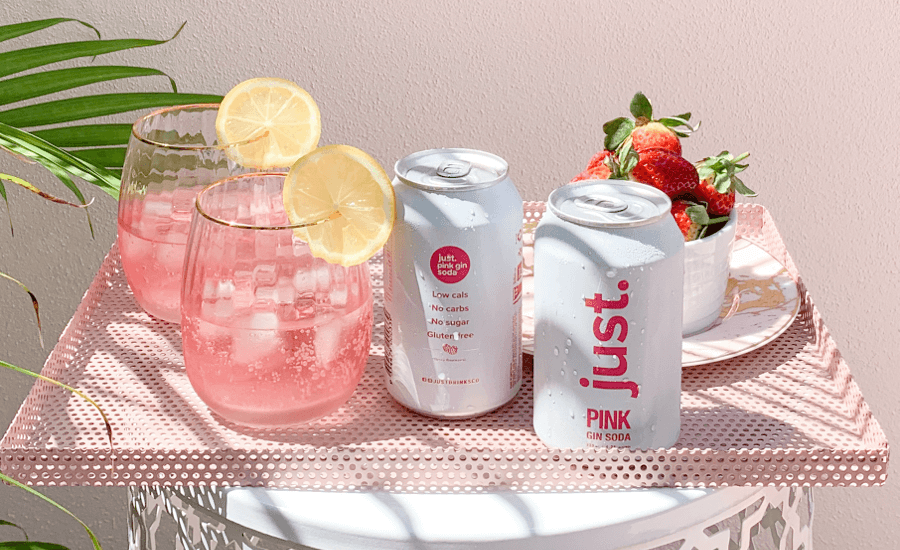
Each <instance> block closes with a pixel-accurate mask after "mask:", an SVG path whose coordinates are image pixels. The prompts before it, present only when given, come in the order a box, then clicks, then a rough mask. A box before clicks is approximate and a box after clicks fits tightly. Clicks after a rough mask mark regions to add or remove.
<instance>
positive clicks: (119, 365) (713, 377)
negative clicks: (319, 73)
mask: <svg viewBox="0 0 900 550" xmlns="http://www.w3.org/2000/svg"><path fill="white" fill-rule="evenodd" d="M543 207H544V205H543V204H542V203H527V204H526V220H525V222H526V223H528V222H533V221H536V220H537V219H538V218H539V217H540V215H541V213H542V211H543ZM738 207H739V208H740V223H739V228H738V234H739V237H740V238H743V239H748V240H750V241H752V242H753V243H755V244H757V245H758V246H760V247H762V248H763V249H765V250H766V251H768V252H769V253H770V254H772V255H773V256H774V257H775V258H776V259H778V260H779V261H781V262H782V263H783V264H784V265H785V266H786V267H787V269H788V270H789V272H790V273H791V275H792V276H793V277H794V278H795V279H796V280H797V283H798V287H799V289H800V293H801V298H802V305H801V310H800V314H799V315H798V317H797V319H796V320H795V321H794V322H793V324H792V325H791V326H790V328H789V329H788V330H787V331H785V332H784V333H783V334H782V335H781V336H779V337H778V338H776V339H775V340H774V341H772V342H770V343H769V344H767V345H765V346H763V347H761V348H760V349H757V350H755V351H752V352H750V353H747V354H745V355H742V356H740V357H737V358H733V359H729V360H726V361H721V362H716V363H711V364H708V365H702V366H696V367H691V368H688V369H685V370H684V372H683V381H682V401H681V404H682V412H681V420H682V431H681V437H680V438H679V440H678V442H677V444H676V445H675V446H674V447H673V448H669V449H654V450H628V449H613V448H610V449H600V450H564V449H552V448H548V447H547V446H545V445H544V444H543V443H541V441H540V440H539V439H538V438H537V436H536V435H535V433H534V430H533V429H532V416H531V415H532V384H531V374H532V372H531V362H530V357H529V356H526V361H525V383H524V385H523V387H522V390H521V392H520V393H519V395H518V396H517V397H516V398H515V399H514V400H513V401H512V402H511V403H509V404H508V405H506V406H504V407H502V408H501V409H499V410H497V411H495V412H493V413H491V414H488V415H486V416H483V417H480V418H475V419H469V420H453V421H449V420H436V419H433V418H427V417H424V416H420V415H417V414H415V413H412V412H410V411H408V410H406V409H404V408H403V407H401V406H400V405H398V404H397V403H396V402H394V400H393V399H392V398H391V397H390V396H389V394H388V393H387V391H386V390H385V389H384V386H383V385H382V380H381V369H382V359H383V355H384V347H383V339H382V334H381V329H382V323H383V317H382V314H381V311H380V306H381V291H382V288H381V283H382V266H381V263H380V259H379V258H377V257H376V258H375V259H374V260H373V261H372V268H373V269H372V273H373V279H374V287H375V295H376V298H375V299H376V318H375V323H376V327H375V331H374V336H373V342H372V348H371V355H370V358H369V362H368V365H367V369H366V373H365V375H364V376H363V380H362V381H361V382H360V385H359V387H358V389H357V391H356V393H355V394H354V396H353V397H352V398H351V400H350V401H349V402H348V403H347V404H346V405H345V406H344V407H343V408H341V409H340V411H338V412H337V413H335V414H333V415H331V416H328V417H326V418H323V419H321V420H319V421H316V422H313V423H311V424H309V425H307V426H304V427H301V428H297V429H290V430H270V431H254V430H246V429H243V428H239V427H237V426H232V425H226V424H223V423H221V422H219V421H218V420H216V419H215V418H214V417H213V416H211V415H210V413H209V412H208V411H207V409H206V407H205V406H204V405H203V403H202V402H201V401H200V400H199V398H197V397H196V395H195V394H194V393H193V391H192V389H191V386H190V384H189V382H188V380H187V377H186V375H185V373H184V365H183V362H182V355H181V338H180V333H179V330H178V327H177V326H175V325H171V324H167V323H164V322H160V321H156V320H154V319H152V318H151V317H149V316H148V315H147V314H145V313H143V311H142V310H141V309H140V308H139V307H138V306H137V305H136V304H135V302H134V300H133V297H132V294H131V291H130V290H129V288H128V285H127V283H126V282H125V279H124V275H123V274H122V271H121V267H120V263H119V255H118V250H117V249H116V247H115V246H113V248H112V249H111V251H110V253H109V255H108V256H107V258H106V259H105V261H104V262H103V265H102V266H101V268H100V270H99V272H98V274H97V276H96V278H95V279H94V281H93V283H92V284H91V286H90V288H89V289H88V291H87V293H86V294H85V296H84V299H83V301H82V303H81V304H80V306H79V308H78V310H77V312H76V313H75V316H74V317H73V319H72V320H71V321H70V323H69V325H68V327H67V328H66V330H65V331H64V333H63V335H62V337H61V338H60V340H59V342H58V343H57V345H56V347H55V348H54V349H53V352H52V353H51V354H50V357H49V358H48V360H47V363H46V365H45V366H44V369H43V371H42V372H43V374H44V375H47V376H50V377H53V378H57V379H59V380H62V381H63V382H65V383H67V384H69V385H72V386H75V387H76V388H79V389H81V390H83V391H84V392H86V393H87V394H89V395H90V396H92V397H93V398H95V399H96V400H97V401H99V402H100V403H101V404H102V406H103V408H104V410H105V412H106V414H107V415H108V416H109V418H110V421H111V424H112V428H113V432H114V447H113V449H112V450H110V446H109V443H108V441H107V438H106V432H105V428H104V425H103V423H102V421H101V419H100V417H99V415H98V414H97V412H96V411H95V410H94V409H92V408H91V407H90V406H89V405H87V404H85V403H84V402H83V401H82V400H80V399H79V398H77V397H74V396H71V395H70V394H69V393H68V392H66V391H64V390H61V389H59V388H57V387H55V386H52V385H50V384H47V383H45V382H37V383H36V384H35V386H34V388H33V389H32V391H31V393H30V394H29V395H28V397H27V398H26V400H25V402H24V403H23V405H22V407H21V410H20V411H19V413H18V415H17V416H16V417H15V419H14V421H13V423H12V424H11V425H10V427H9V430H8V431H7V433H6V436H5V437H4V438H3V440H2V442H0V458H2V462H0V467H2V470H3V472H4V473H6V474H7V475H10V476H12V477H13V478H15V479H17V480H20V481H22V482H25V483H29V484H32V485H140V484H165V485H180V484H183V485H189V484H217V485H244V486H268V487H299V488H310V489H323V490H345V491H347V490H349V491H353V490H365V489H371V488H384V489H390V490H393V491H409V492H460V491H464V492H470V491H482V490H485V489H488V488H492V487H497V486H503V487H506V488H509V489H512V490H519V491H583V490H595V489H602V488H616V487H639V486H643V487H648V486H649V487H659V486H669V487H686V486H705V487H723V486H732V485H758V484H769V485H810V486H828V485H835V486H836V485H843V486H868V485H880V484H883V483H884V482H885V479H886V477H887V464H888V455H889V448H888V442H887V440H886V438H885V436H884V433H883V431H882V429H881V428H880V426H879V425H878V422H877V421H876V420H875V418H874V417H873V416H872V414H871V412H870V410H869V407H868V406H867V404H866V402H865V401H864V400H863V396H862V394H861V393H860V391H859V389H858V387H857V385H856V383H855V382H854V381H853V378H852V377H851V375H850V370H849V369H848V367H847V365H846V363H845V362H844V360H843V359H842V358H841V354H840V352H839V351H838V349H837V348H836V346H835V343H834V341H833V340H832V339H831V337H830V335H829V332H828V329H827V328H826V327H825V325H824V323H823V321H822V318H821V316H820V315H819V312H818V311H817V310H816V308H815V306H814V305H813V302H812V300H811V298H810V297H809V295H808V293H807V292H806V289H805V287H804V286H803V283H802V280H801V279H800V278H799V274H798V273H797V269H796V267H795V266H794V263H793V262H792V261H791V258H790V256H789V255H788V252H787V250H786V249H785V246H784V243H783V242H782V240H781V237H780V236H779V234H778V231H777V230H776V228H775V225H774V223H773V221H772V219H771V217H770V215H769V213H768V212H767V211H766V210H765V209H764V208H763V207H761V206H757V205H739V206H738Z"/></svg>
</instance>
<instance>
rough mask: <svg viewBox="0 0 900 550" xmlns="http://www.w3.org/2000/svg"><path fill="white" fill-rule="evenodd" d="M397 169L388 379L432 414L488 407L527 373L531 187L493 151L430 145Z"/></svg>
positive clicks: (389, 247) (404, 399)
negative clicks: (525, 244) (525, 297)
mask: <svg viewBox="0 0 900 550" xmlns="http://www.w3.org/2000/svg"><path fill="white" fill-rule="evenodd" d="M394 172H395V174H396V177H395V178H394V181H393V185H394V191H395V193H396V197H397V219H396V221H395V222H394V228H393V231H392V232H391V237H390V238H389V239H388V241H387V243H386V244H385V246H384V270H385V272H384V282H385V283H384V284H385V291H384V296H385V305H384V317H385V324H384V327H385V328H384V334H385V360H384V370H385V375H386V381H387V387H388V389H389V391H390V393H391V395H392V396H393V397H394V398H395V399H396V400H397V401H399V402H400V403H401V404H402V405H404V406H406V407H407V408H409V409H412V410H414V411H416V412H419V413H421V414H425V415H428V416H435V417H441V418H466V417H472V416H477V415H481V414H484V413H487V412H489V411H491V410H493V409H496V408H497V407H500V406H501V405H503V404H505V403H506V402H508V401H509V400H510V399H512V398H513V397H514V396H515V395H516V393H517V392H518V390H519V386H520V385H521V382H522V266H523V262H522V221H523V216H524V213H523V207H522V198H521V197H520V196H519V192H518V191H517V190H516V187H515V185H514V184H513V182H512V180H511V179H510V178H509V175H508V165H507V163H506V161H504V160H503V159H502V158H500V157H498V156H497V155H493V154H490V153H485V152H483V151H476V150H472V149H431V150H427V151H421V152H418V153H414V154H412V155H409V156H407V157H405V158H403V159H401V160H399V161H398V162H397V164H396V165H395V167H394Z"/></svg>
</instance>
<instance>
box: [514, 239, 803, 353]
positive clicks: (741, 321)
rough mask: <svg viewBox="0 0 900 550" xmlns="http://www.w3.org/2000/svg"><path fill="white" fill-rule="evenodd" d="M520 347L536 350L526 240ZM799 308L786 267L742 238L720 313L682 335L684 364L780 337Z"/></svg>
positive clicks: (746, 349) (747, 349)
mask: <svg viewBox="0 0 900 550" xmlns="http://www.w3.org/2000/svg"><path fill="white" fill-rule="evenodd" d="M525 244H526V247H525V249H524V251H523V252H524V254H525V265H526V272H525V280H524V283H523V292H524V297H523V303H522V307H523V322H522V348H523V350H524V351H525V353H529V354H534V278H533V269H532V268H533V265H534V263H533V248H532V247H531V246H529V245H531V244H532V243H530V242H528V241H526V243H525ZM799 312H800V293H799V291H798V290H797V284H796V283H795V282H794V280H793V279H792V278H791V276H790V275H789V274H788V272H787V269H785V267H784V266H783V265H781V263H779V262H778V260H776V259H775V258H773V257H772V256H771V255H770V254H769V253H768V252H766V251H765V250H763V249H762V248H760V247H758V246H756V245H755V244H753V243H751V242H749V241H745V240H742V239H738V240H736V241H735V243H734V252H733V253H732V256H731V275H730V277H729V279H728V290H727V291H726V298H725V302H724V303H723V304H722V315H721V316H720V317H719V320H718V321H716V322H715V324H713V326H712V327H710V328H709V329H707V330H706V331H704V332H700V333H697V334H694V335H692V336H689V337H687V338H685V339H684V340H682V347H681V366H682V367H692V366H696V365H704V364H707V363H712V362H715V361H722V360H725V359H730V358H732V357H737V356H739V355H743V354H745V353H748V352H751V351H753V350H755V349H757V348H759V347H761V346H763V345H765V344H767V343H769V342H771V341H772V340H774V339H775V338H777V337H778V336H779V335H780V334H781V333H783V332H784V331H785V330H787V328H788V327H789V326H791V323H792V322H793V321H794V318H796V317H797V314H798V313H799Z"/></svg>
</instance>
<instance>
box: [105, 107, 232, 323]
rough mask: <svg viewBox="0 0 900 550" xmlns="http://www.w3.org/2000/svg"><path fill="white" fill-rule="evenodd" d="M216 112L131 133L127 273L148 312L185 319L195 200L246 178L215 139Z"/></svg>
mask: <svg viewBox="0 0 900 550" xmlns="http://www.w3.org/2000/svg"><path fill="white" fill-rule="evenodd" d="M217 114H218V105H216V104H203V105H186V106H180V107H170V108H167V109H161V110H159V111H156V112H153V113H151V114H149V115H147V116H145V117H143V118H141V119H140V120H138V121H137V122H136V123H135V124H134V126H133V128H132V132H131V139H130V141H129V143H128V151H127V154H126V158H125V165H124V167H123V171H122V189H121V194H120V197H119V215H118V232H119V235H118V237H119V239H118V243H119V253H120V254H121V257H122V267H123V269H124V271H125V276H126V278H127V279H128V283H129V286H130V287H131V289H132V291H133V292H134V297H135V300H136V301H137V303H138V305H140V306H141V307H142V308H143V309H144V311H146V312H147V313H149V314H150V315H152V316H153V317H156V318H158V319H162V320H164V321H168V322H170V323H178V322H180V320H181V311H180V304H181V279H182V266H183V264H184V250H185V245H186V243H187V238H188V231H189V228H190V223H191V212H192V211H193V208H194V199H195V198H196V196H197V193H198V192H199V191H200V190H201V189H203V187H205V186H207V185H209V184H211V183H213V182H214V181H217V180H220V179H223V178H226V177H228V176H232V175H236V174H240V173H243V172H247V171H248V170H249V169H248V168H244V167H242V166H240V165H238V164H236V163H235V162H233V161H232V160H230V159H229V158H228V157H227V156H226V155H225V151H224V147H223V146H221V145H220V144H219V143H218V141H217V139H216V128H215V121H216V115H217Z"/></svg>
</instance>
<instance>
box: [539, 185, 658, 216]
mask: <svg viewBox="0 0 900 550" xmlns="http://www.w3.org/2000/svg"><path fill="white" fill-rule="evenodd" d="M547 206H548V208H550V211H551V212H553V213H554V214H556V215H557V216H558V217H559V218H561V219H563V220H566V221H569V222H572V223H577V224H578V225H586V226H589V227H634V226H637V225H645V224H650V223H654V222H656V221H657V220H659V219H661V218H662V217H663V216H666V215H667V214H668V213H669V212H670V211H671V209H672V201H671V199H669V197H668V196H666V194H665V193H663V192H662V191H660V190H659V189H657V188H655V187H651V186H649V185H645V184H643V183H637V182H633V181H623V180H586V181H579V182H576V183H570V184H568V185H564V186H562V187H559V188H557V189H554V190H553V192H552V193H550V198H549V199H548V201H547Z"/></svg>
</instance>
